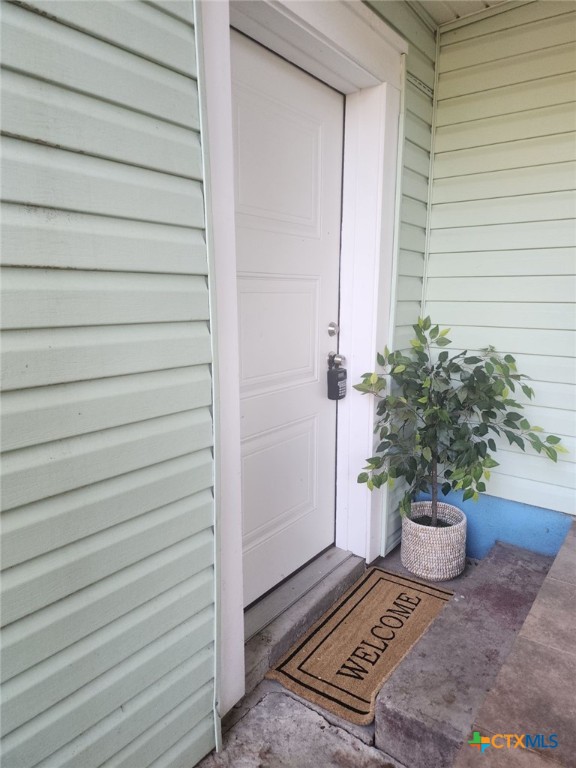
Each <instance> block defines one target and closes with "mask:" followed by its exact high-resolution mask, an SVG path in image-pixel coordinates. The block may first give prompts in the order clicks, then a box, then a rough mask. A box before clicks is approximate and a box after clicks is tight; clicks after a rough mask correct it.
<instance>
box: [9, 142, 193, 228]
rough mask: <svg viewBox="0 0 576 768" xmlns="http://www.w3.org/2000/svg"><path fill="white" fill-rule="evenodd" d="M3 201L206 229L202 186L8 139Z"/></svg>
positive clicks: (153, 172)
mask: <svg viewBox="0 0 576 768" xmlns="http://www.w3.org/2000/svg"><path fill="white" fill-rule="evenodd" d="M2 167H3V185H2V186H3V189H2V191H3V196H4V199H5V200H6V201H9V202H13V203H14V202H15V203H23V204H26V205H38V206H47V207H52V208H63V209H69V210H74V211H80V212H82V213H92V214H98V215H101V216H115V217H120V218H131V219H137V220H145V221H156V222H160V223H165V224H176V225H179V226H189V227H202V226H203V224H204V200H203V195H202V185H201V183H200V182H196V181H190V180H187V179H181V178H178V177H176V176H169V175H167V174H164V173H157V172H156V171H149V170H144V169H142V168H135V167H131V166H126V165H120V164H118V163H115V162H111V161H108V160H102V159H101V158H96V157H88V156H87V155H79V154H77V153H75V152H66V151H64V150H57V149H54V148H52V147H45V146H41V145H39V144H33V143H31V142H28V141H19V140H17V139H4V143H3V152H2Z"/></svg>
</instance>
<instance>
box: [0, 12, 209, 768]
mask: <svg viewBox="0 0 576 768" xmlns="http://www.w3.org/2000/svg"><path fill="white" fill-rule="evenodd" d="M2 10H3V41H2V43H3V45H2V54H3V63H4V66H5V68H6V69H5V70H4V77H3V88H4V93H3V100H2V107H3V109H2V129H3V132H4V134H5V135H4V138H3V147H2V154H3V162H4V167H3V189H2V196H3V201H4V202H3V230H4V232H3V237H4V240H3V262H4V267H3V289H4V302H3V309H2V320H3V325H4V329H5V330H4V338H3V361H2V362H3V387H4V391H5V394H4V401H3V414H2V415H3V420H2V427H3V431H2V449H3V451H4V453H3V457H2V458H3V486H2V501H3V517H2V528H3V544H2V546H3V550H2V567H3V569H4V570H3V574H2V576H3V578H2V587H3V596H2V620H3V629H2V675H3V687H2V704H3V716H2V728H3V732H4V744H3V754H2V758H3V759H2V765H3V768H23V767H24V766H26V768H32V766H35V765H37V764H39V763H41V764H42V766H46V768H49V767H51V766H53V767H54V768H65V766H80V765H81V766H82V768H90V766H94V768H96V766H100V765H104V764H105V765H106V766H124V765H138V767H139V768H145V766H155V767H158V768H159V767H160V766H162V767H163V768H164V767H165V766H166V767H167V766H176V765H178V766H180V765H187V766H189V765H192V764H194V763H195V762H196V761H197V760H198V759H199V758H200V757H202V756H203V755H204V754H205V753H206V752H208V751H210V749H211V748H212V747H213V745H214V722H213V714H212V711H213V688H214V681H213V676H214V648H213V640H214V607H213V599H214V574H213V550H214V546H213V527H212V526H213V497H212V490H211V487H212V451H211V446H212V423H211V413H210V406H211V378H210V359H211V344H210V334H209V326H208V287H207V267H206V253H205V242H204V232H203V227H204V203H203V189H202V162H201V151H200V136H199V121H198V108H197V84H196V75H195V50H194V38H195V33H194V26H193V5H192V2H189V3H183V2H179V3H170V2H165V3H157V2H154V3H119V2H117V3H105V2H102V3H100V2H92V3H86V2H57V1H56V0H51V1H50V2H42V1H41V0H38V1H37V2H35V1H34V0H31V4H28V3H27V4H26V6H20V5H18V4H10V3H4V4H3V9H2Z"/></svg>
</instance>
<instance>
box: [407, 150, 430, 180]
mask: <svg viewBox="0 0 576 768" xmlns="http://www.w3.org/2000/svg"><path fill="white" fill-rule="evenodd" d="M404 167H405V168H409V169H410V170H411V171H414V172H415V173H419V174H420V175H421V176H428V174H429V172H430V153H429V152H426V150H424V149H421V148H420V147H417V146H416V145H415V144H412V142H411V141H406V142H405V144H404Z"/></svg>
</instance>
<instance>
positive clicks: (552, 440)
mask: <svg viewBox="0 0 576 768" xmlns="http://www.w3.org/2000/svg"><path fill="white" fill-rule="evenodd" d="M546 442H547V443H550V445H558V443H559V442H560V438H559V437H556V435H548V437H547V438H546Z"/></svg>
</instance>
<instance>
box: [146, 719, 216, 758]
mask: <svg viewBox="0 0 576 768" xmlns="http://www.w3.org/2000/svg"><path fill="white" fill-rule="evenodd" d="M213 730H214V726H213V724H212V723H211V722H210V720H209V719H208V718H206V719H205V720H203V721H202V722H201V723H199V724H198V725H197V726H196V728H194V730H193V731H192V732H191V733H189V734H187V735H186V736H184V738H182V739H180V741H179V742H177V743H176V744H175V745H174V746H173V747H172V748H171V749H169V750H168V751H167V752H165V753H164V754H163V755H162V757H160V758H158V760H155V761H154V762H153V763H151V764H150V766H149V768H187V766H189V765H196V763H198V762H199V761H200V759H201V758H202V757H204V756H205V755H206V754H207V753H208V752H210V744H211V743H212V744H213V738H214V735H213V733H212V731H213Z"/></svg>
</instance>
